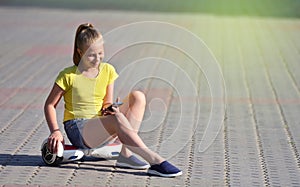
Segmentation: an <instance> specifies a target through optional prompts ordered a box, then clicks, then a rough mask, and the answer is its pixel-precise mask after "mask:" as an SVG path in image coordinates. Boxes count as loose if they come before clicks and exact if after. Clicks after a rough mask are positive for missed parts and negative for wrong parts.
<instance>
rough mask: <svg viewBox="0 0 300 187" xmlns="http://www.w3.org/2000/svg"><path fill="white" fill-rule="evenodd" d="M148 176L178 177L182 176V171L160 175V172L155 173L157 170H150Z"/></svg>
mask: <svg viewBox="0 0 300 187" xmlns="http://www.w3.org/2000/svg"><path fill="white" fill-rule="evenodd" d="M148 174H150V175H157V176H161V177H177V176H180V175H182V171H180V172H178V173H172V174H164V173H160V172H158V171H155V170H148Z"/></svg>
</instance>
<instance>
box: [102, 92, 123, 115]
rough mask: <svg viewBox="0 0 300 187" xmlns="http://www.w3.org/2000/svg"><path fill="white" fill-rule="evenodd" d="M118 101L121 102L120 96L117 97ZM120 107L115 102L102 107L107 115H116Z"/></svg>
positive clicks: (103, 112)
mask: <svg viewBox="0 0 300 187" xmlns="http://www.w3.org/2000/svg"><path fill="white" fill-rule="evenodd" d="M116 103H120V97H118V98H117V99H116ZM119 112H120V111H119V107H118V106H115V105H113V104H110V105H109V106H107V107H103V108H102V114H103V115H104V116H107V115H115V114H116V113H119Z"/></svg>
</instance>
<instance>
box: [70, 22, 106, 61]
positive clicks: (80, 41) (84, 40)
mask: <svg viewBox="0 0 300 187" xmlns="http://www.w3.org/2000/svg"><path fill="white" fill-rule="evenodd" d="M101 37H102V35H101V34H100V32H98V31H97V29H95V28H94V26H93V25H92V24H90V23H84V24H81V25H79V27H78V28H77V30H76V34H75V42H74V52H73V62H74V64H75V65H76V66H78V64H79V62H80V60H81V55H80V54H79V52H78V50H77V49H79V50H81V51H83V50H84V48H85V47H88V46H90V45H91V44H92V43H93V42H95V41H96V40H97V39H99V38H101Z"/></svg>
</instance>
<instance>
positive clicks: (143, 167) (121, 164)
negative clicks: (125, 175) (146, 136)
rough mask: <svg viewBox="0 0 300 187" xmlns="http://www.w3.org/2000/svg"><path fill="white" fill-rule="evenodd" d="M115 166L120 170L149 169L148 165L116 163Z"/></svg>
mask: <svg viewBox="0 0 300 187" xmlns="http://www.w3.org/2000/svg"><path fill="white" fill-rule="evenodd" d="M116 166H117V167H120V168H130V169H148V168H150V165H144V166H133V165H129V164H126V163H118V162H117V163H116Z"/></svg>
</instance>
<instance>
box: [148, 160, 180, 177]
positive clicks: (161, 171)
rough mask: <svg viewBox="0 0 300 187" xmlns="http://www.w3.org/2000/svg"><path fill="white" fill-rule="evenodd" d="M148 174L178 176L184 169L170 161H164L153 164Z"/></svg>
mask: <svg viewBox="0 0 300 187" xmlns="http://www.w3.org/2000/svg"><path fill="white" fill-rule="evenodd" d="M148 174H150V175H158V176H161V177H176V176H180V175H182V171H181V170H179V169H178V168H176V167H175V166H173V165H172V164H170V163H169V162H168V161H164V162H162V163H160V164H155V165H152V166H151V167H150V168H149V170H148Z"/></svg>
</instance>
